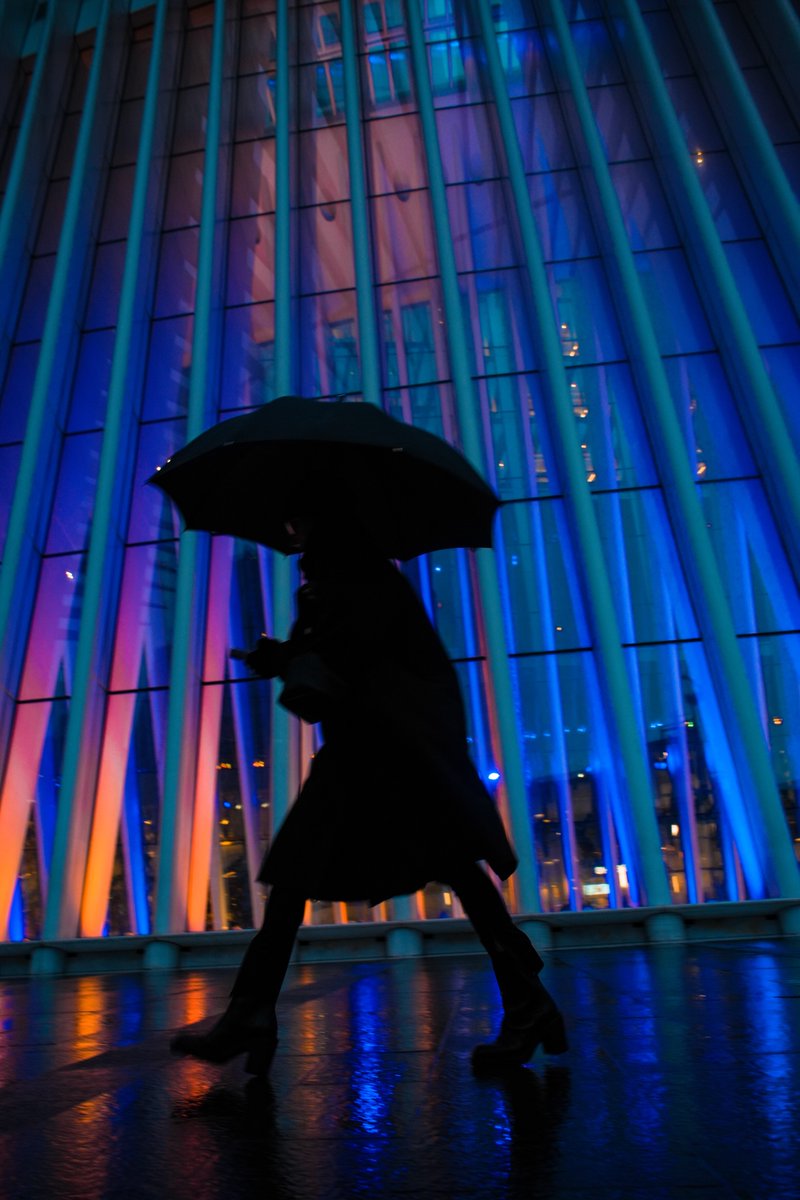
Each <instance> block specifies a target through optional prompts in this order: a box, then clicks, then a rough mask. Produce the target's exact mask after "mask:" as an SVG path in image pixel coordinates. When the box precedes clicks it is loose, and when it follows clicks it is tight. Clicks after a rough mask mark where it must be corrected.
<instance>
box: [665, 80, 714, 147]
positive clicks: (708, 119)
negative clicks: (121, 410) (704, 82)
mask: <svg viewBox="0 0 800 1200" xmlns="http://www.w3.org/2000/svg"><path fill="white" fill-rule="evenodd" d="M666 86H667V91H668V92H669V95H670V99H671V100H672V104H673V107H674V109H675V115H676V116H677V118H678V123H679V125H680V127H681V129H682V130H683V135H684V137H685V139H686V145H687V147H688V149H689V151H690V152H694V151H697V150H702V151H703V153H704V154H710V152H711V151H712V150H724V149H725V141H724V138H723V136H722V134H721V132H720V129H719V126H718V125H717V122H716V121H715V120H714V117H713V116H712V113H711V109H710V108H709V105H708V102H707V100H706V98H705V96H704V94H703V91H702V88H701V87H700V83H699V81H698V80H697V79H696V78H690V79H685V78H683V79H668V80H667V81H666Z"/></svg>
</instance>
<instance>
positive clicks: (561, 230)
mask: <svg viewBox="0 0 800 1200" xmlns="http://www.w3.org/2000/svg"><path fill="white" fill-rule="evenodd" d="M528 190H529V192H530V197H531V204H532V205H533V215H534V217H535V218H536V224H537V226H538V229H539V237H540V239H541V243H542V256H543V258H544V260H545V262H548V261H552V260H553V259H561V258H582V257H585V256H586V255H590V254H597V245H596V242H595V237H594V230H593V229H592V222H591V218H590V216H589V210H588V208H587V206H586V200H585V198H584V194H583V188H582V187H581V183H580V177H579V175H578V172H577V171H554V172H548V173H546V174H542V175H531V176H529V177H528Z"/></svg>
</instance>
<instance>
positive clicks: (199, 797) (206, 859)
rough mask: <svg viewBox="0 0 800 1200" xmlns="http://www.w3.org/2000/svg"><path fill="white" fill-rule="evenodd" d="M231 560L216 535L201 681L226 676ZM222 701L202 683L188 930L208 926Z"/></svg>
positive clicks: (229, 548)
mask: <svg viewBox="0 0 800 1200" xmlns="http://www.w3.org/2000/svg"><path fill="white" fill-rule="evenodd" d="M232 564H233V541H232V539H231V538H216V539H215V540H214V544H213V546H212V550H211V568H210V574H209V591H208V613H207V619H206V642H205V656H204V661H203V679H205V680H209V679H224V677H225V669H226V662H227V653H228V614H229V609H230V589H231V568H232ZM223 699H224V685H223V684H218V685H216V686H213V687H204V688H203V690H202V699H201V701H200V736H199V746H198V751H197V775H196V782H195V795H194V820H193V823H192V841H191V856H190V860H189V889H188V897H187V928H188V929H189V930H190V931H192V932H198V931H201V930H203V929H205V924H206V910H207V906H208V884H209V874H210V867H211V849H212V837H213V836H214V809H215V802H216V795H217V759H218V756H219V735H220V724H221V721H222V702H223Z"/></svg>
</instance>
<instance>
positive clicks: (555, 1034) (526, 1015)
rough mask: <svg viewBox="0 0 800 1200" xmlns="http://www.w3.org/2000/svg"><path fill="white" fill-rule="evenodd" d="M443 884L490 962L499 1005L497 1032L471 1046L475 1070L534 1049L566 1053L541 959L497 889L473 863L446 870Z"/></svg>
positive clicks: (508, 1063) (507, 1062)
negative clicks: (500, 1020)
mask: <svg viewBox="0 0 800 1200" xmlns="http://www.w3.org/2000/svg"><path fill="white" fill-rule="evenodd" d="M447 882H448V883H449V884H450V886H451V887H452V889H453V891H454V892H455V893H456V895H457V896H458V898H459V900H460V901H461V903H462V905H463V908H464V912H465V913H466V914H467V917H468V918H469V920H470V921H471V923H472V925H473V927H474V929H475V932H476V933H477V935H478V937H479V938H480V941H481V944H482V945H483V947H484V948H485V950H486V952H487V953H488V955H489V958H490V959H491V962H492V967H493V968H494V974H495V978H496V979H497V985H498V987H499V989H500V995H501V997H502V1001H503V1014H504V1015H503V1023H502V1025H501V1028H500V1033H499V1035H498V1037H497V1038H496V1039H495V1041H494V1042H491V1043H489V1044H487V1045H482V1046H476V1047H475V1050H474V1052H473V1056H472V1061H473V1064H474V1065H475V1067H476V1068H480V1069H485V1070H494V1069H498V1068H500V1069H503V1068H507V1067H513V1066H520V1065H521V1064H522V1063H525V1062H527V1061H528V1059H529V1058H530V1057H531V1055H532V1054H533V1052H534V1051H535V1049H536V1047H537V1046H539V1045H542V1046H543V1047H544V1049H545V1051H546V1052H547V1053H549V1054H560V1053H562V1052H563V1051H564V1050H566V1049H567V1042H566V1035H565V1032H564V1022H563V1019H562V1017H561V1014H560V1012H559V1011H558V1008H557V1007H556V1004H555V1001H554V1000H553V998H552V996H551V995H550V993H549V992H548V991H547V989H546V988H545V987H544V985H543V984H542V982H541V980H540V979H539V972H540V971H541V969H542V967H543V965H544V964H543V962H542V959H541V956H540V955H539V953H538V952H537V950H536V948H535V947H534V946H533V945H532V943H531V941H530V939H529V938H527V937H526V935H525V934H524V933H523V932H522V930H521V929H518V928H517V926H516V925H515V924H514V922H513V921H512V919H511V916H510V914H509V911H508V909H507V908H506V906H505V903H504V901H503V897H502V896H501V895H500V893H499V891H498V890H497V888H496V887H495V886H494V884H493V883H492V881H491V880H490V879H489V877H488V876H487V875H486V873H485V872H484V871H482V870H481V868H480V867H479V866H478V864H477V863H466V864H464V865H463V866H459V867H458V868H457V869H455V870H452V871H451V872H449V878H448V880H447Z"/></svg>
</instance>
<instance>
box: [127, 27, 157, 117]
mask: <svg viewBox="0 0 800 1200" xmlns="http://www.w3.org/2000/svg"><path fill="white" fill-rule="evenodd" d="M132 33H133V35H134V37H135V38H137V39H138V40H135V41H132V42H131V46H130V51H129V53H128V66H127V69H126V71H125V87H124V89H123V93H122V98H123V100H133V99H135V97H137V96H143V95H144V94H145V90H146V88H147V73H148V71H149V69H150V51H151V50H152V48H153V29H152V26H148V27H146V28H143V29H140V30H135V31H132Z"/></svg>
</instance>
